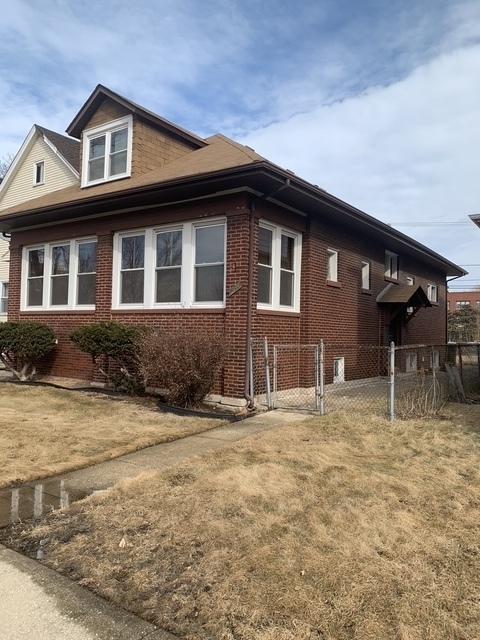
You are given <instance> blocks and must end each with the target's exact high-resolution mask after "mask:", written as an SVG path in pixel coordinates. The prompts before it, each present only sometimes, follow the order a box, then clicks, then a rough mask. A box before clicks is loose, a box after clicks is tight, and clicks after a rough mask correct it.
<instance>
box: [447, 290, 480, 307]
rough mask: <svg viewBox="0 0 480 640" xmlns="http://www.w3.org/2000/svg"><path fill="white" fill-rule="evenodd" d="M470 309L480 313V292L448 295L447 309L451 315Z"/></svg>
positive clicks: (450, 292) (452, 292)
mask: <svg viewBox="0 0 480 640" xmlns="http://www.w3.org/2000/svg"><path fill="white" fill-rule="evenodd" d="M465 307H469V308H470V309H473V310H474V311H480V290H479V291H472V290H471V289H470V291H449V292H448V294H447V309H448V311H450V312H451V313H453V312H454V311H458V310H459V309H463V308H465Z"/></svg>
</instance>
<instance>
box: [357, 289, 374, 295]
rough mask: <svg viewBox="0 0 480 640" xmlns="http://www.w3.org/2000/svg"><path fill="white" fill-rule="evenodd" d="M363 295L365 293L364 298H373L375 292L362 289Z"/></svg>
mask: <svg viewBox="0 0 480 640" xmlns="http://www.w3.org/2000/svg"><path fill="white" fill-rule="evenodd" d="M360 291H361V293H363V295H364V296H372V295H373V291H372V290H371V289H360Z"/></svg>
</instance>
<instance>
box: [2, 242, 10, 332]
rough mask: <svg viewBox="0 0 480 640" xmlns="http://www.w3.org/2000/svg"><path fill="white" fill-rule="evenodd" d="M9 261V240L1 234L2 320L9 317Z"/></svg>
mask: <svg viewBox="0 0 480 640" xmlns="http://www.w3.org/2000/svg"><path fill="white" fill-rule="evenodd" d="M8 261H9V253H8V240H7V239H6V238H4V237H3V236H2V235H1V234H0V322H5V320H6V319H7V302H8Z"/></svg>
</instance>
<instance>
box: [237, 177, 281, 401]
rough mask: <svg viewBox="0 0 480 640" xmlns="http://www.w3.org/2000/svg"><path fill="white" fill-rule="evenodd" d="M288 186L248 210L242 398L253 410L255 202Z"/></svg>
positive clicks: (254, 198) (265, 194) (254, 197)
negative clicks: (252, 347)
mask: <svg viewBox="0 0 480 640" xmlns="http://www.w3.org/2000/svg"><path fill="white" fill-rule="evenodd" d="M288 186H290V178H287V179H286V180H285V182H284V183H283V184H282V185H280V186H279V187H278V188H277V189H274V190H273V191H272V192H270V193H268V194H267V193H263V194H262V195H261V196H252V198H251V200H250V208H249V231H248V280H247V326H246V330H245V334H246V336H245V337H246V349H245V387H244V396H245V398H246V400H247V407H248V408H249V409H253V408H254V406H255V399H254V398H253V396H252V394H251V389H250V370H251V367H253V362H252V361H251V359H250V353H251V352H250V346H251V339H252V316H253V269H254V266H253V260H254V257H255V243H254V238H255V214H256V200H257V199H260V200H266V199H267V198H271V197H272V196H274V195H275V194H277V193H279V192H280V191H283V189H286V188H287V187H288Z"/></svg>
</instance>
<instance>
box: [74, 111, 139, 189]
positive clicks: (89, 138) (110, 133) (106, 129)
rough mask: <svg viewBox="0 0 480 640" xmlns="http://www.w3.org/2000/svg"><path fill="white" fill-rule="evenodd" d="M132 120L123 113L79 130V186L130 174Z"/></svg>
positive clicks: (125, 176) (116, 178)
mask: <svg viewBox="0 0 480 640" xmlns="http://www.w3.org/2000/svg"><path fill="white" fill-rule="evenodd" d="M132 122H133V121H132V116H127V117H126V118H121V119H119V120H115V121H113V122H109V123H108V124H107V125H102V126H100V127H95V128H94V129H87V130H86V131H84V132H83V166H82V187H89V186H92V185H95V184H100V183H102V182H109V181H111V180H118V179H120V178H127V177H129V176H130V175H131V165H132V126H133V125H132Z"/></svg>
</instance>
